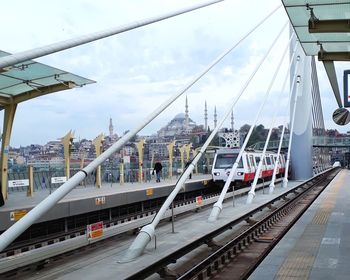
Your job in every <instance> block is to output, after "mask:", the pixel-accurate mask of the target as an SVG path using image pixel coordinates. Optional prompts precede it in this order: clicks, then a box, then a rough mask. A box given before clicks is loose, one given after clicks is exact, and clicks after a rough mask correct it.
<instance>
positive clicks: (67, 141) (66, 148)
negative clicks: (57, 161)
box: [61, 130, 74, 180]
mask: <svg viewBox="0 0 350 280" xmlns="http://www.w3.org/2000/svg"><path fill="white" fill-rule="evenodd" d="M73 139H74V133H73V132H72V130H70V131H69V132H68V133H67V134H66V135H65V136H63V138H62V139H61V141H62V144H63V154H64V171H65V175H66V177H67V180H69V178H70V154H71V147H72V144H73Z"/></svg>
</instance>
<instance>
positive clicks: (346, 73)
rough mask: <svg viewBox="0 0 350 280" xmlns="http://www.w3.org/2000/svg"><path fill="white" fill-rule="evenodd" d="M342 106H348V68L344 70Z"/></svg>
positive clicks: (349, 72)
mask: <svg viewBox="0 0 350 280" xmlns="http://www.w3.org/2000/svg"><path fill="white" fill-rule="evenodd" d="M343 85H344V107H350V90H349V89H350V70H345V71H344V83H343Z"/></svg>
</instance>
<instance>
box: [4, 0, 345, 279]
mask: <svg viewBox="0 0 350 280" xmlns="http://www.w3.org/2000/svg"><path fill="white" fill-rule="evenodd" d="M221 2H225V1H223V0H216V1H207V2H204V3H201V4H198V5H196V6H192V7H189V8H184V9H182V10H179V11H175V12H171V13H168V14H166V15H162V16H157V17H154V18H149V19H145V20H140V21H137V22H134V23H131V24H127V25H124V26H121V27H120V26H119V27H116V28H112V29H110V30H106V31H101V32H96V33H93V34H88V35H84V36H81V37H79V38H73V39H70V40H66V41H63V42H59V43H54V44H51V45H48V46H43V47H39V48H36V49H33V50H28V51H24V52H21V53H15V54H8V53H2V54H1V57H0V75H3V76H4V78H3V79H2V78H1V76H0V93H1V95H0V97H1V98H0V105H1V106H2V108H3V109H4V111H5V117H4V126H3V127H4V132H3V139H2V148H1V168H2V178H1V191H2V198H3V199H4V204H5V205H6V200H7V198H8V188H7V184H8V183H7V180H8V178H7V174H6V172H7V159H8V145H9V142H10V136H11V129H12V125H13V121H14V115H15V112H16V108H17V104H18V103H19V102H23V101H25V100H27V99H30V98H36V97H39V96H41V95H43V94H49V93H51V92H55V91H59V90H64V89H70V88H72V87H74V86H76V85H78V86H82V85H87V84H90V83H93V82H94V81H92V80H89V79H85V78H82V77H80V76H74V75H73V74H70V73H67V72H65V71H61V70H57V69H56V70H57V71H60V72H59V73H55V71H53V70H48V69H44V68H45V67H47V66H44V65H37V63H36V62H35V61H33V59H36V58H39V57H42V56H46V55H50V54H52V53H55V52H59V51H64V50H66V49H69V48H74V47H77V46H79V45H83V44H86V43H89V42H92V41H95V40H101V39H103V38H105V37H109V36H114V35H117V34H120V33H122V32H127V31H129V30H132V29H135V28H138V27H141V26H144V25H148V24H155V23H156V22H158V21H162V20H166V19H168V18H171V17H175V16H178V15H181V14H183V13H190V12H191V11H194V10H197V9H201V8H208V7H210V6H212V5H216V4H217V3H221ZM340 2H341V1H340ZM282 4H283V8H284V9H285V10H286V13H287V15H288V17H289V20H288V21H287V22H286V23H285V24H281V28H280V30H279V32H278V34H276V36H275V39H274V40H273V41H272V42H269V43H270V44H269V48H268V50H267V51H266V53H265V54H264V56H263V57H261V58H259V59H257V61H256V65H255V66H254V69H253V70H252V71H251V73H250V76H249V77H248V79H247V80H246V81H242V85H241V89H240V91H239V92H238V93H236V94H235V95H234V96H233V97H232V100H231V101H230V102H227V108H226V111H225V112H224V113H223V114H222V116H223V117H222V119H221V120H219V121H218V122H217V126H216V127H215V128H214V129H213V130H212V131H211V134H210V135H209V137H208V139H207V140H206V141H205V143H204V144H203V146H202V147H201V148H200V149H199V150H198V153H197V154H196V155H195V156H194V158H193V160H192V161H191V163H190V164H189V166H188V167H187V168H186V169H185V170H183V173H182V174H181V175H180V176H179V178H178V180H177V181H176V182H175V183H174V186H173V188H172V191H171V192H170V194H169V195H168V196H167V198H166V200H165V201H164V203H163V204H162V206H161V207H160V208H159V209H158V211H157V213H156V214H155V215H154V216H153V217H152V219H148V220H147V223H142V224H140V228H141V229H140V231H139V232H138V235H137V237H136V238H135V239H134V241H133V242H132V243H131V245H130V246H129V248H128V249H127V250H126V251H125V254H124V256H123V258H122V259H121V260H120V263H129V262H132V261H135V260H137V259H138V258H139V257H140V256H141V255H142V254H143V253H144V251H145V249H146V247H147V246H148V244H149V243H150V242H151V240H154V239H155V237H156V231H157V227H158V225H159V223H160V222H161V220H162V219H164V215H166V213H167V215H169V209H173V207H172V205H173V203H174V200H175V198H176V197H177V195H178V193H179V192H180V191H182V190H183V189H184V186H185V184H186V182H188V177H189V176H190V174H191V173H192V172H193V170H194V168H195V166H196V164H197V163H198V161H199V160H200V158H201V157H202V156H203V155H204V153H205V151H206V149H207V148H208V146H209V145H210V143H211V141H212V140H213V139H214V137H215V136H216V134H217V133H218V132H219V130H220V128H221V127H222V126H223V124H224V122H225V121H226V119H227V118H229V117H230V115H231V112H232V110H233V109H234V108H235V107H236V104H237V102H238V101H239V100H240V98H241V97H242V96H243V95H244V93H245V91H246V88H247V87H248V86H249V84H250V83H251V81H252V80H253V79H254V78H255V75H256V74H257V73H258V72H259V70H260V67H261V66H262V65H263V64H264V62H265V61H266V60H267V58H268V57H269V56H270V55H271V54H272V53H273V50H274V47H275V45H276V42H278V40H279V39H280V37H281V34H285V33H286V32H287V33H289V36H288V37H289V40H288V42H287V44H286V45H285V48H284V52H283V55H282V56H281V57H279V58H278V59H277V60H278V63H277V65H276V67H275V69H274V71H273V73H271V79H270V80H269V84H268V87H267V88H266V92H265V94H264V95H263V96H262V101H261V105H260V107H259V108H258V110H257V111H256V115H255V117H254V121H253V123H252V125H251V127H250V129H249V131H248V133H247V135H246V138H245V140H244V142H243V144H242V146H241V148H240V151H239V154H238V157H237V159H236V160H235V163H234V164H233V166H232V168H231V170H230V174H229V176H228V179H227V181H226V182H225V184H224V186H223V187H222V189H221V191H220V194H219V195H218V196H217V197H216V198H215V200H216V202H215V203H214V204H213V205H212V207H211V212H210V214H209V215H208V217H207V219H206V221H205V222H206V223H208V224H209V225H210V226H209V227H210V228H211V227H212V228H213V230H214V228H215V223H218V222H220V219H219V217H220V215H221V214H222V212H224V211H225V207H224V206H223V204H224V200H225V199H226V198H227V195H228V190H229V188H230V184H231V182H232V178H233V175H234V174H235V172H236V169H237V167H238V163H239V161H240V159H241V157H242V154H243V152H244V151H245V150H246V149H247V148H248V147H247V144H248V141H249V139H250V137H251V135H252V132H253V129H254V127H255V126H256V125H257V124H258V122H259V120H260V119H261V118H262V113H263V111H264V109H265V105H266V104H267V103H268V102H272V101H271V100H269V99H268V98H269V95H270V93H271V91H272V88H273V86H274V84H275V82H276V79H278V78H279V79H282V80H283V81H284V82H283V85H282V87H281V89H280V92H281V94H283V93H284V94H285V93H286V92H287V96H288V100H289V102H288V104H287V107H288V108H279V107H281V106H279V105H278V102H276V103H275V106H276V108H275V110H276V111H278V110H284V111H286V112H288V114H286V116H285V120H284V123H283V132H282V135H281V136H280V139H279V141H276V142H272V141H270V136H271V131H272V128H273V126H274V125H275V124H276V115H274V117H273V118H272V119H271V125H270V129H269V133H268V135H267V138H266V141H265V142H264V143H263V144H262V143H261V144H260V143H258V144H256V145H255V146H254V148H255V149H260V150H261V151H262V157H264V156H265V153H266V151H267V150H268V149H272V148H273V149H276V150H277V154H278V156H279V154H280V153H281V149H282V148H285V149H286V158H287V160H286V170H285V173H284V174H283V176H282V178H281V180H282V186H283V188H281V189H282V190H283V189H284V190H285V189H286V188H287V187H288V186H289V185H288V181H289V180H291V179H293V180H297V181H305V182H309V181H310V182H314V181H318V182H319V180H315V179H313V177H314V175H317V174H318V175H320V176H323V177H320V178H329V177H330V176H331V175H332V176H335V175H336V172H335V171H334V172H333V171H332V172H333V173H332V174H331V173H329V172H330V171H329V169H330V168H331V162H330V158H329V155H328V148H329V147H333V146H337V147H338V146H339V147H347V146H348V145H349V144H350V138H341V139H336V138H325V137H324V132H325V124H324V116H323V111H322V105H321V98H320V88H319V83H318V75H317V67H316V57H317V58H318V60H319V61H321V62H322V63H323V64H324V67H325V70H326V73H327V75H328V78H329V81H330V84H331V85H332V89H333V92H334V95H335V98H336V101H337V104H338V106H339V107H342V101H341V98H340V91H339V86H338V83H337V77H336V71H335V66H334V61H346V60H349V52H348V44H349V38H348V37H346V36H348V34H349V27H348V22H349V19H348V18H347V19H346V20H344V19H343V18H346V15H343V14H344V13H345V12H344V11H343V12H342V10H341V7H338V6H337V5H336V4H334V3H333V2H331V1H312V4H300V1H292V0H290V1H289V0H284V1H282ZM338 4H339V3H338ZM343 4H344V3H343ZM339 5H340V6H341V5H342V3H340V4H339ZM345 5H348V3H345ZM325 7H328V8H329V9H328V10H327V11H326V9H325ZM279 9H281V7H277V8H275V9H274V10H273V11H271V12H270V13H269V14H268V15H266V16H265V17H262V18H261V20H260V21H258V22H257V23H256V24H255V25H254V26H252V27H251V28H250V29H249V30H248V31H247V32H246V34H245V35H244V36H242V38H241V39H240V40H238V41H237V42H235V43H234V44H233V45H232V46H230V47H229V48H227V49H226V50H225V51H223V53H222V54H221V55H219V56H218V57H217V58H215V59H214V60H213V61H212V63H210V64H209V65H207V67H204V68H203V70H202V71H201V72H200V73H198V74H197V75H195V76H194V78H193V79H191V80H190V81H189V82H188V84H186V85H185V86H184V87H183V88H181V89H180V90H179V91H178V92H176V93H175V94H174V95H173V96H171V97H169V99H168V100H167V101H165V102H164V103H163V104H159V105H158V107H156V108H155V110H154V111H153V112H152V113H151V114H150V115H148V116H143V117H142V121H141V122H140V123H139V124H138V125H137V126H136V127H134V128H132V129H131V130H130V131H129V132H128V133H126V134H125V135H124V136H123V137H122V138H120V139H119V140H118V141H117V142H116V143H114V144H113V145H112V146H111V147H110V148H109V149H108V150H106V151H104V152H103V153H102V154H101V155H100V156H98V157H97V158H96V159H95V160H94V161H92V162H91V163H90V164H89V165H87V166H86V167H84V168H82V169H81V170H79V171H78V172H77V173H76V174H74V176H72V177H71V178H70V179H69V180H68V181H67V182H65V183H64V184H63V185H62V186H60V187H59V188H58V189H57V190H55V191H54V192H53V193H52V194H51V195H49V196H47V197H46V198H45V199H43V200H42V201H41V202H40V203H38V204H37V205H36V206H35V207H34V208H33V209H32V210H31V211H29V212H28V213H27V214H26V215H25V216H24V217H22V218H21V219H20V220H19V221H17V222H16V223H14V224H13V225H12V226H11V227H9V228H8V229H7V230H6V231H4V232H3V233H2V234H1V235H0V252H1V251H3V250H5V249H6V248H7V247H8V246H9V245H10V244H11V243H12V242H13V241H14V240H15V239H16V238H17V237H18V236H20V235H21V234H22V233H23V232H25V230H26V229H28V228H29V227H30V226H31V225H33V224H34V223H36V221H38V220H39V219H40V218H41V217H42V216H43V215H44V214H45V213H47V212H48V211H49V210H50V209H52V208H53V207H54V206H55V205H56V204H57V203H58V202H59V201H61V200H62V199H63V198H64V197H65V196H66V195H67V194H69V193H70V192H71V191H72V190H73V189H74V188H75V187H77V186H78V185H79V184H81V182H82V181H83V180H84V179H85V178H87V177H88V176H89V175H90V174H91V173H92V172H94V170H96V169H97V168H99V166H100V165H101V164H102V163H103V162H104V161H106V160H107V159H109V158H110V157H111V155H113V154H114V153H115V152H116V151H119V150H120V149H121V148H122V147H123V146H124V145H125V144H126V143H127V142H128V141H129V140H130V139H131V138H132V137H134V136H135V135H136V134H137V133H138V132H139V131H140V130H141V129H143V128H144V127H145V126H146V125H148V124H149V123H150V122H151V121H152V120H154V119H155V118H156V117H157V116H159V115H160V114H161V113H162V112H163V111H164V110H165V109H166V108H168V107H169V106H170V105H171V104H172V103H173V102H174V101H175V100H177V99H178V98H179V97H180V96H182V95H183V94H184V93H185V92H187V91H189V90H190V89H191V87H192V86H193V85H194V84H196V82H197V81H199V80H200V79H201V78H202V77H204V76H205V75H206V74H207V73H208V72H209V71H210V70H211V69H212V68H213V67H215V66H216V65H217V64H218V63H219V62H220V61H222V59H223V58H224V57H225V56H226V55H227V54H229V53H231V52H232V51H234V50H235V49H236V47H237V46H238V45H240V43H241V42H243V41H244V40H246V38H248V37H249V36H250V34H252V33H254V32H255V31H256V30H258V28H259V27H260V26H261V25H263V24H264V23H265V22H266V21H267V20H268V19H269V18H270V17H272V16H273V15H274V13H275V12H276V11H277V10H279ZM341 16H343V17H341ZM343 29H345V31H344V30H343ZM338 33H340V34H341V35H343V33H344V34H345V35H344V36H336V35H338ZM285 57H288V61H289V65H288V70H287V71H286V72H285V73H283V74H282V77H280V76H279V75H280V73H281V66H282V65H283V63H284V61H285ZM35 66H37V67H42V68H43V71H44V70H45V71H53V72H52V74H51V75H50V78H51V79H49V80H50V83H48V84H43V82H42V81H41V80H40V79H41V78H43V77H44V76H40V77H38V78H37V79H38V80H37V81H35V79H34V78H32V79H31V81H28V80H25V79H24V78H23V79H22V80H21V83H20V84H21V85H22V84H23V83H24V84H25V85H27V86H28V87H27V88H25V89H24V90H23V87H21V91H19V90H18V91H9V92H6V89H7V86H5V82H4V79H5V76H6V77H7V78H8V77H11V71H13V70H14V69H18V68H21V67H22V68H27V67H29V68H28V71H30V68H31V67H35ZM45 71H44V74H45V73H46V72H45ZM33 72H34V71H33ZM6 73H7V74H8V75H7V74H6ZM29 74H30V72H29ZM45 81H46V80H45ZM2 83H4V84H2ZM37 85H40V86H38V87H37V88H36V89H35V90H34V92H33V87H34V86H37ZM11 86H13V87H14V89H15V90H17V89H16V86H18V84H12V85H11ZM38 92H39V93H38ZM288 124H289V125H288ZM287 126H288V128H289V131H290V133H289V136H288V137H286V136H285V135H284V132H285V130H286V128H287ZM278 156H277V159H278V158H279V157H278ZM277 166H278V160H277V161H276V163H275V166H274V174H273V175H272V179H271V183H270V186H269V192H270V194H272V193H273V192H274V191H275V182H276V169H277ZM289 166H291V171H292V174H291V176H290V177H288V175H289V172H288V170H289ZM315 166H317V170H316V171H315ZM261 168H262V161H260V163H259V165H258V166H257V169H256V174H255V177H254V180H253V182H252V184H251V186H250V187H249V191H248V192H247V199H246V204H247V205H252V204H253V201H255V200H257V197H256V190H257V188H258V176H259V174H260V171H261ZM315 173H316V174H315ZM330 174H331V175H330ZM327 176H328V177H327ZM332 178H333V177H332ZM329 181H330V179H329ZM276 183H277V182H276ZM290 193H293V192H290ZM294 193H297V191H295V192H294ZM286 195H287V194H285V195H284V196H283V194H282V195H281V199H282V200H283V199H285V197H286ZM288 195H289V192H288ZM234 196H235V189H234V188H233V189H232V197H233V198H234ZM265 206H268V204H266V205H265ZM265 206H264V207H265ZM270 206H271V205H270ZM213 246H214V245H213ZM135 279H136V278H135Z"/></svg>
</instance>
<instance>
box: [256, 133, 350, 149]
mask: <svg viewBox="0 0 350 280" xmlns="http://www.w3.org/2000/svg"><path fill="white" fill-rule="evenodd" d="M288 143H289V140H283V142H282V149H283V148H288ZM278 144H279V140H275V141H270V142H269V145H268V147H267V149H268V150H274V149H278ZM264 145H265V142H264V141H262V142H257V143H255V144H254V145H251V146H250V147H249V148H251V149H254V150H262V149H263V148H264ZM312 145H313V146H330V147H350V137H347V136H346V137H323V136H314V137H313V139H312Z"/></svg>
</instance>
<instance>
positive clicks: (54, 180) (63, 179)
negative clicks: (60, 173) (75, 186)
mask: <svg viewBox="0 0 350 280" xmlns="http://www.w3.org/2000/svg"><path fill="white" fill-rule="evenodd" d="M66 181H67V177H66V176H64V177H51V184H63V183H65V182H66Z"/></svg>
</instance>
